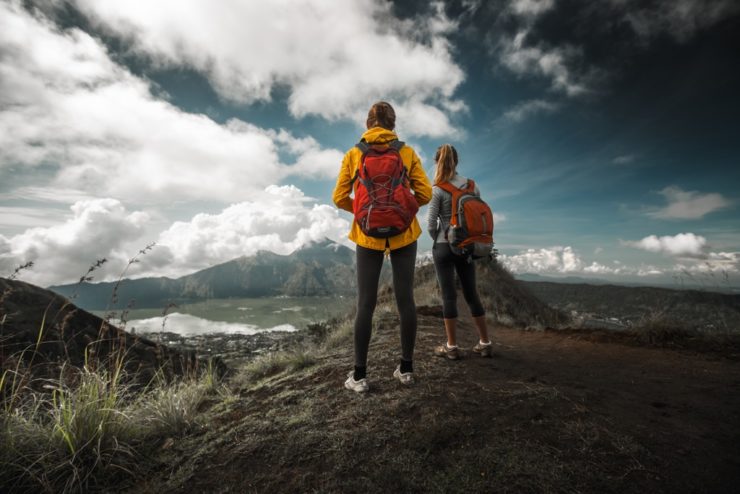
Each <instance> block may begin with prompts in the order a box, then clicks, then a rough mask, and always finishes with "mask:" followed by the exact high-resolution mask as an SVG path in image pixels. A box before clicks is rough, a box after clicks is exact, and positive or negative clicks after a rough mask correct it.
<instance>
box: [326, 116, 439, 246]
mask: <svg viewBox="0 0 740 494" xmlns="http://www.w3.org/2000/svg"><path fill="white" fill-rule="evenodd" d="M362 138H363V139H365V141H366V142H368V143H369V144H373V143H379V144H384V143H387V142H390V141H393V140H395V139H398V137H396V133H395V132H393V131H391V130H387V129H384V128H382V127H373V128H371V129H368V130H367V131H366V132H365V133H364V134H362ZM400 154H401V159H402V160H403V164H404V165H405V166H406V171H407V172H408V177H409V182H410V185H411V190H412V191H413V192H414V197H415V198H416V202H418V203H419V206H423V205H424V204H426V203H428V202H429V201H430V200H431V198H432V184H431V183H430V182H429V179H428V178H427V175H426V173H424V168H422V166H421V160H420V159H419V157H418V156H417V155H416V151H414V150H413V148H411V147H410V146H404V147H402V148H401V151H400ZM361 159H362V151H360V150H359V149H357V148H356V147H353V148H352V149H350V150H349V151H347V154H345V155H344V159H343V160H342V168H341V170H339V176H338V177H337V185H336V186H335V187H334V194H333V199H334V204H336V205H337V207H338V208H340V209H344V210H345V211H349V212H350V213H352V212H353V210H352V201H353V199H352V197H350V195H352V194H353V193H354V190H353V186H352V178H353V177H354V176H355V173H357V170H358V168H359V167H360V160H361ZM356 187H357V181H355V184H354V188H356ZM419 235H421V227H420V226H419V222H418V221H417V219H416V218H414V220H413V221H412V222H411V226H409V227H408V228H407V229H406V231H404V232H403V233H399V234H398V235H396V236H395V237H390V238H388V239H385V238H375V237H369V236H367V235H365V234H364V233H363V232H362V230H361V229H360V226H359V225H358V224H357V222H356V221H352V229H351V230H350V232H349V239H350V240H352V241H353V242H355V243H356V244H357V245H361V246H362V247H366V248H368V249H375V250H386V248H388V249H390V250H395V249H400V248H401V247H405V246H407V245H409V244H411V243H413V242H414V241H415V240H416V239H417V238H419Z"/></svg>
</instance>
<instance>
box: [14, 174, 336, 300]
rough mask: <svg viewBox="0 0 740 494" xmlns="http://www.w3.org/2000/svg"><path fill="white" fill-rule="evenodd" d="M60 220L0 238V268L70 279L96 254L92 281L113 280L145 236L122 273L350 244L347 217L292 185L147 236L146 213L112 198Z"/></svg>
mask: <svg viewBox="0 0 740 494" xmlns="http://www.w3.org/2000/svg"><path fill="white" fill-rule="evenodd" d="M71 212H72V215H71V217H70V218H68V219H67V220H66V221H64V222H62V223H60V224H57V225H54V226H51V227H46V228H42V227H37V228H31V229H28V230H26V231H25V232H23V233H21V234H18V235H15V236H13V237H10V238H5V237H3V236H2V235H0V273H3V274H5V273H10V272H12V271H13V269H15V267H17V266H19V265H20V264H23V263H25V262H27V261H33V262H34V267H33V269H31V270H27V271H24V273H23V275H22V279H24V280H25V281H29V282H31V283H36V284H39V285H50V284H61V283H71V282H75V281H77V280H78V279H79V278H80V276H82V275H83V274H84V273H85V271H86V270H87V268H88V267H89V266H90V265H91V264H92V263H94V262H95V261H96V260H97V259H101V258H106V259H107V260H108V262H107V263H106V264H105V265H103V267H102V268H101V269H99V270H97V271H96V272H95V279H96V281H104V280H110V279H115V278H117V277H118V276H119V275H120V273H121V272H122V271H123V269H124V268H125V267H126V264H127V263H128V260H129V259H130V258H131V257H132V256H133V255H135V254H136V252H137V251H138V250H139V249H140V248H141V247H143V246H144V245H145V244H147V243H148V242H149V241H150V240H152V239H154V240H156V246H155V247H154V248H153V249H152V250H151V251H149V252H148V253H147V254H146V255H144V256H141V257H140V259H139V262H138V263H136V264H135V265H134V266H132V267H131V268H130V269H129V271H128V275H131V276H133V277H137V278H138V277H142V276H173V277H174V276H181V275H184V274H188V273H191V272H193V271H196V270H199V269H203V268H206V267H209V266H213V265H215V264H218V263H222V262H226V261H230V260H232V259H234V258H237V257H241V256H249V255H253V254H255V253H256V252H257V251H259V250H268V251H271V252H275V253H278V254H289V253H290V252H292V251H294V250H296V249H298V248H301V247H303V246H305V245H307V244H309V243H311V242H316V241H320V240H323V239H324V238H330V239H332V240H334V241H336V242H339V243H343V244H347V245H348V244H349V241H348V240H347V238H346V236H347V232H348V231H349V227H350V225H349V222H348V221H347V220H346V219H344V218H342V217H341V216H340V215H339V211H338V210H337V209H336V208H334V207H333V206H329V205H326V204H318V203H316V201H315V200H313V199H311V198H309V197H306V196H305V195H304V194H303V192H302V191H301V190H300V189H298V188H296V187H295V186H281V187H279V186H274V185H273V186H269V187H267V188H266V189H265V190H264V191H263V192H261V193H260V194H257V195H255V197H254V199H253V200H252V201H248V202H240V203H237V204H233V205H231V206H229V207H227V208H225V209H224V210H222V211H221V212H219V213H217V214H205V213H201V214H197V215H195V216H194V217H193V218H191V219H190V220H189V221H178V222H175V223H173V224H172V225H171V226H169V227H168V228H167V229H166V230H164V231H162V232H161V233H159V234H158V235H155V236H152V237H149V235H151V232H150V231H149V230H147V228H146V226H147V224H148V223H150V221H151V220H152V216H151V215H150V214H149V213H147V212H143V211H133V212H130V211H128V210H127V209H126V207H125V206H124V205H123V204H122V203H121V202H120V201H117V200H115V199H96V200H91V201H79V202H77V203H75V204H74V205H73V206H72V207H71Z"/></svg>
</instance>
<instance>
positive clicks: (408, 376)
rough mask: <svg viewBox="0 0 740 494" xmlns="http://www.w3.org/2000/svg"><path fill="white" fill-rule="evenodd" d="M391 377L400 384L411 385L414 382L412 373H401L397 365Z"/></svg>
mask: <svg viewBox="0 0 740 494" xmlns="http://www.w3.org/2000/svg"><path fill="white" fill-rule="evenodd" d="M393 377H395V378H396V379H398V380H399V381H401V384H405V385H409V384H413V382H414V373H413V372H403V373H402V372H401V366H400V365H399V366H398V367H396V370H394V371H393Z"/></svg>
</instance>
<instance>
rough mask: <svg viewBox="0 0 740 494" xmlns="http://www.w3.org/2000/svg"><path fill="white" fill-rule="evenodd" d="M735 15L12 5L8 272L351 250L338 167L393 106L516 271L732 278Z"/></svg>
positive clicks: (617, 8) (311, 1)
mask: <svg viewBox="0 0 740 494" xmlns="http://www.w3.org/2000/svg"><path fill="white" fill-rule="evenodd" d="M739 27H740V6H738V4H737V3H736V2H734V1H732V0H717V1H714V2H702V1H699V0H680V1H668V0H652V1H636V0H598V1H592V2H574V1H564V0H539V1H537V0H508V1H496V2H483V1H474V0H468V1H455V2H437V3H429V2H420V1H404V2H386V1H381V0H356V1H347V2H326V1H319V0H300V1H294V2H278V1H276V2H237V1H223V2H219V3H218V4H217V8H215V7H214V5H213V4H211V3H209V2H206V1H204V0H203V1H200V0H199V1H192V2H186V3H183V2H175V1H174V0H173V1H161V2H156V3H152V2H143V1H141V2H137V1H131V2H115V1H93V0H74V1H71V2H67V3H62V2H54V1H43V2H42V1H35V2H34V1H32V2H24V3H21V2H17V1H13V0H10V1H9V0H5V1H3V2H1V3H0V273H5V274H7V273H9V272H12V271H13V269H14V268H15V267H16V266H18V265H20V264H22V263H24V262H27V261H34V263H35V266H34V268H33V269H31V270H28V271H25V272H24V273H23V274H22V279H26V280H28V281H31V282H36V283H39V284H42V285H48V284H53V283H63V282H71V281H75V280H76V279H78V278H79V277H80V276H81V275H82V274H84V272H85V271H86V269H87V266H89V265H90V264H92V263H93V262H94V261H95V260H96V259H100V258H106V259H108V263H107V264H106V265H105V266H104V267H103V268H102V269H101V270H99V271H98V272H97V273H96V279H101V280H102V279H108V278H112V277H117V276H118V275H119V273H120V272H121V270H122V269H124V267H125V265H126V262H127V260H128V259H129V258H130V257H131V256H133V255H134V254H135V253H136V252H137V251H138V250H139V249H140V248H142V247H143V246H144V245H147V244H149V243H150V242H156V243H157V246H156V247H155V248H154V249H153V250H152V251H151V252H150V253H148V254H147V255H146V256H142V257H141V262H139V263H137V264H136V265H134V266H132V267H131V268H130V269H129V271H128V274H129V275H131V276H135V277H138V276H159V275H163V276H178V275H182V274H186V273H188V272H192V271H194V270H197V269H201V268H204V267H207V266H209V265H213V264H216V263H218V262H224V261H227V260H230V259H232V258H235V257H238V256H240V255H251V254H254V253H255V252H256V251H257V250H259V249H267V250H272V251H275V252H278V253H283V254H287V253H289V252H291V251H292V250H294V249H296V248H300V247H301V246H302V245H305V244H306V243H308V242H311V241H316V240H319V239H322V238H324V237H329V238H331V239H333V240H336V241H339V242H342V243H348V241H347V240H346V233H347V231H348V229H349V226H348V225H349V221H350V217H349V215H347V214H345V213H343V212H342V213H340V212H338V211H337V210H336V208H334V207H333V205H332V204H331V191H332V187H333V183H334V177H335V174H336V172H337V171H338V168H339V161H340V160H341V156H342V155H343V153H344V152H345V151H346V150H347V149H348V148H349V147H350V146H352V145H353V144H354V143H355V142H356V141H357V139H358V138H359V135H360V133H361V131H362V130H363V127H362V125H363V122H364V117H365V115H366V112H367V109H368V107H369V106H370V104H372V103H373V102H374V101H377V100H380V99H385V100H389V101H391V102H392V103H393V104H394V106H395V107H396V111H397V114H398V129H397V130H398V133H399V136H400V138H401V139H402V140H405V141H406V142H407V143H409V144H411V145H412V146H414V147H415V148H416V150H417V152H418V153H419V154H420V156H421V157H422V160H423V163H424V166H425V169H426V170H427V171H428V173H429V174H430V175H431V174H432V173H433V166H434V164H433V162H432V159H431V158H432V157H433V155H434V151H435V149H436V147H437V146H438V145H439V144H441V143H443V142H450V143H452V144H454V145H455V146H456V147H457V148H458V151H459V154H460V160H461V161H460V172H461V173H463V174H465V175H468V176H470V177H472V178H474V179H475V180H476V181H477V182H478V183H479V185H480V188H481V190H482V191H483V196H484V198H485V199H486V200H487V201H488V202H489V203H490V204H491V205H492V207H493V209H494V211H495V212H496V214H497V217H498V223H497V226H496V232H495V237H496V241H497V247H498V248H499V249H500V251H501V253H502V254H503V255H502V259H503V261H504V262H505V263H506V264H507V265H508V266H509V267H510V268H511V269H512V270H514V271H515V272H519V273H523V272H531V273H539V274H544V275H555V276H564V275H569V276H585V277H598V278H603V279H611V280H614V281H630V282H634V281H640V282H645V283H677V281H676V280H677V279H678V278H684V279H695V280H698V281H699V282H701V283H705V284H707V285H712V284H717V285H719V284H722V283H725V275H727V276H728V279H729V282H730V283H735V284H736V283H737V282H738V271H739V270H740V222H739V221H738V194H737V185H738V183H740V180H739V179H740V171H739V170H740V167H738V166H737V165H738V161H740V145H738V143H737V136H738V135H740V124H739V123H738V118H737V115H738V114H740V97H738V96H737V89H736V88H737V87H740V70H739V68H738V64H737V60H736V58H737V57H736V55H735V52H736V50H737V46H738V45H739V44H738V41H739V39H738V34H737V33H738V32H740V30H739V29H738V28H739ZM424 213H425V209H422V213H421V214H422V215H423V214H424ZM422 219H423V216H422ZM420 245H421V248H420V251H421V252H424V251H428V250H429V249H430V248H431V241H430V239H429V238H428V237H427V236H425V237H423V238H422V240H421V244H420Z"/></svg>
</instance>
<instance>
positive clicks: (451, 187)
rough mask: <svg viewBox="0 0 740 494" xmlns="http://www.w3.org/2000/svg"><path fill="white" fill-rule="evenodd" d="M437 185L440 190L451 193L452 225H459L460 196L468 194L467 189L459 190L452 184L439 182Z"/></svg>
mask: <svg viewBox="0 0 740 494" xmlns="http://www.w3.org/2000/svg"><path fill="white" fill-rule="evenodd" d="M435 185H436V186H437V187H439V188H440V189H442V190H444V191H446V192H449V193H450V195H451V196H452V201H451V202H452V215H451V217H450V225H457V203H458V200H459V198H460V196H461V195H463V194H465V193H467V189H458V188H457V187H455V186H454V185H452V184H451V183H450V182H439V183H437V184H435Z"/></svg>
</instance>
